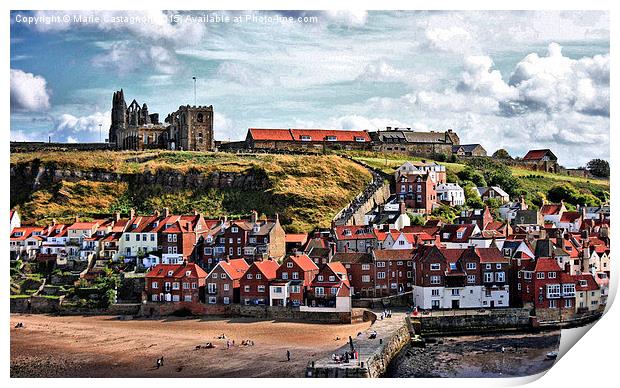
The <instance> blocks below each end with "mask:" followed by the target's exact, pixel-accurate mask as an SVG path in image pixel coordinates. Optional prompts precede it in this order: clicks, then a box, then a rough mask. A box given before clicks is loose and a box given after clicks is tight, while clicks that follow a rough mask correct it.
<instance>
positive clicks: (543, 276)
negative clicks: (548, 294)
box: [536, 272, 545, 279]
mask: <svg viewBox="0 0 620 388" xmlns="http://www.w3.org/2000/svg"><path fill="white" fill-rule="evenodd" d="M544 278H545V273H544V272H537V273H536V279H544Z"/></svg>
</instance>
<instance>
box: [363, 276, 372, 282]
mask: <svg viewBox="0 0 620 388" xmlns="http://www.w3.org/2000/svg"><path fill="white" fill-rule="evenodd" d="M362 283H370V276H369V275H362Z"/></svg>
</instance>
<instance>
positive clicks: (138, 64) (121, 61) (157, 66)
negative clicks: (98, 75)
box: [91, 41, 179, 74]
mask: <svg viewBox="0 0 620 388" xmlns="http://www.w3.org/2000/svg"><path fill="white" fill-rule="evenodd" d="M91 63H92V64H93V65H94V66H97V67H103V68H107V69H112V70H115V71H117V72H118V73H120V74H128V73H133V72H135V71H138V70H141V69H144V68H145V67H148V68H151V69H152V70H154V71H155V72H156V73H158V74H174V73H176V72H177V69H178V68H179V63H178V61H177V59H176V56H175V55H174V53H172V52H171V51H170V50H168V49H166V48H164V47H162V46H144V47H138V48H137V49H136V46H135V45H134V44H132V43H131V42H128V41H123V42H116V43H113V44H112V45H110V48H109V49H108V50H106V51H105V52H104V53H102V54H99V55H96V56H95V57H93V59H92V60H91Z"/></svg>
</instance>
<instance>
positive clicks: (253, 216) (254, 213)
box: [250, 210, 258, 224]
mask: <svg viewBox="0 0 620 388" xmlns="http://www.w3.org/2000/svg"><path fill="white" fill-rule="evenodd" d="M256 221H258V212H257V211H256V210H252V214H251V216H250V222H251V223H253V224H254V223H256Z"/></svg>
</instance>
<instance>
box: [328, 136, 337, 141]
mask: <svg viewBox="0 0 620 388" xmlns="http://www.w3.org/2000/svg"><path fill="white" fill-rule="evenodd" d="M336 140H337V139H336V136H327V141H336Z"/></svg>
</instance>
